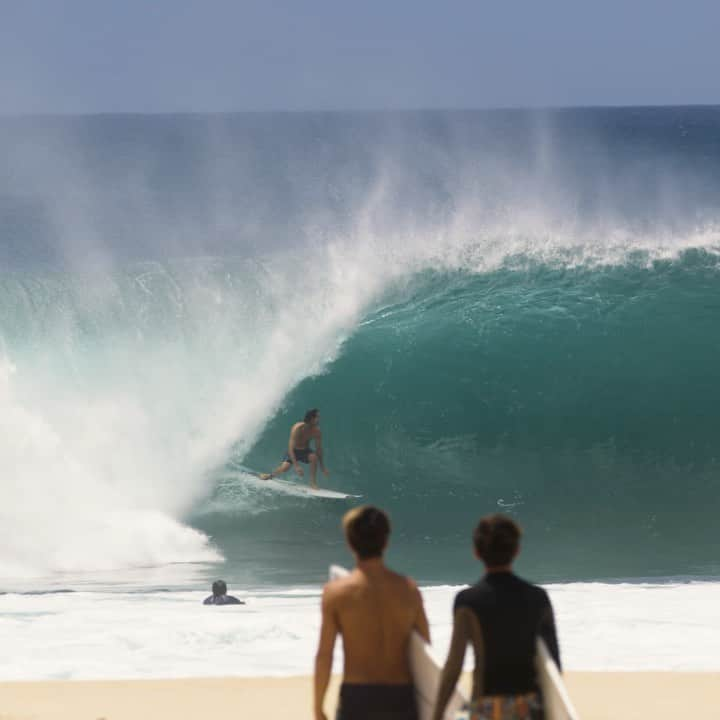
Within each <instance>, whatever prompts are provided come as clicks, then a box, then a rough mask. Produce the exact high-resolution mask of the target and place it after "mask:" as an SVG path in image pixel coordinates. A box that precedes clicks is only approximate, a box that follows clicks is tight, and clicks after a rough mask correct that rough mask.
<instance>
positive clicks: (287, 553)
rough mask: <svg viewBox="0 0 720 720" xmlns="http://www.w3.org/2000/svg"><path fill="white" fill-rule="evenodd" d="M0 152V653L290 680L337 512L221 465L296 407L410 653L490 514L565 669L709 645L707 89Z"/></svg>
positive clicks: (19, 672)
mask: <svg viewBox="0 0 720 720" xmlns="http://www.w3.org/2000/svg"><path fill="white" fill-rule="evenodd" d="M0 152H2V154H3V157H5V158H7V159H6V162H5V163H4V164H3V166H2V167H0V430H1V431H0V469H1V475H0V478H1V479H0V591H2V592H3V593H4V594H2V595H0V631H1V632H2V633H3V637H4V638H6V639H7V642H8V643H9V644H8V647H10V648H11V650H12V652H11V653H10V654H9V655H8V660H7V662H6V663H4V664H2V665H0V677H2V678H36V677H120V676H123V677H125V676H129V677H134V676H173V675H198V674H218V673H219V668H221V669H222V673H221V674H286V673H290V674H295V673H306V672H309V669H310V658H311V657H312V652H313V647H312V645H313V643H314V639H315V633H316V629H317V622H318V609H317V597H318V593H319V590H320V586H321V584H322V582H323V581H324V578H325V577H326V573H327V566H328V564H329V563H331V562H343V563H345V564H348V563H349V562H350V558H349V556H348V553H347V551H346V549H345V547H344V543H343V540H342V537H341V533H340V529H339V523H340V518H341V517H342V514H343V513H344V512H345V511H346V510H347V508H348V507H350V506H351V504H350V503H349V502H344V501H329V500H320V499H308V498H303V497H298V496H293V495H282V494H278V493H276V492H272V491H268V490H266V489H264V488H261V487H258V486H257V483H252V482H250V481H249V480H248V478H247V475H246V473H245V468H247V467H251V468H256V469H266V468H270V467H272V466H274V465H275V464H277V462H278V461H279V459H280V457H281V455H282V453H283V450H284V446H285V444H286V442H287V433H288V429H289V427H290V425H291V424H292V422H293V421H295V420H296V419H298V418H299V417H301V416H302V414H303V413H304V411H305V410H306V409H307V408H308V407H315V406H317V407H319V408H320V409H321V413H322V427H323V432H324V439H325V446H326V456H327V463H328V466H329V468H330V470H331V476H330V478H329V479H328V480H327V481H323V482H325V483H326V484H327V485H328V486H329V487H331V488H333V489H339V490H343V491H347V492H352V493H357V494H362V495H363V498H364V499H365V500H367V501H369V502H373V503H376V504H379V505H381V506H383V507H385V508H386V509H387V510H388V511H389V512H390V514H391V517H392V520H393V536H392V543H391V548H390V552H389V562H390V563H391V564H393V565H394V566H395V567H397V568H398V569H402V570H404V571H406V572H409V573H411V574H412V575H413V576H414V577H415V578H417V579H418V581H419V582H420V584H421V585H422V587H423V588H424V590H423V592H424V595H425V598H426V602H427V604H428V608H429V612H430V616H431V620H432V622H433V627H434V628H435V629H436V635H435V636H436V643H437V645H438V648H439V649H440V650H441V651H442V649H443V647H444V645H446V643H447V639H448V633H449V621H450V608H451V600H452V596H453V594H454V592H456V591H457V587H458V586H461V585H462V584H465V583H468V582H472V581H473V580H474V579H475V578H476V577H477V576H478V575H479V574H480V569H479V567H478V566H477V563H476V562H475V561H474V560H473V558H472V554H471V552H470V549H469V546H470V535H471V531H472V527H473V524H474V523H475V522H476V520H477V518H478V517H479V516H480V515H481V514H484V513H486V512H491V511H495V510H502V511H504V512H507V513H509V514H511V515H513V516H514V517H515V518H516V519H517V520H518V521H519V522H520V523H521V524H522V526H523V527H524V529H525V541H524V546H523V550H522V554H521V557H520V559H519V562H518V570H519V572H520V573H521V574H523V575H525V576H526V577H528V578H530V579H533V580H536V581H538V582H541V583H543V584H545V585H546V586H547V587H548V589H549V591H550V593H551V596H552V598H553V600H554V602H555V604H556V609H557V612H558V619H559V631H560V639H561V645H562V647H563V648H564V650H565V655H566V665H567V666H568V667H570V668H577V669H642V668H648V669H717V667H718V665H717V662H718V661H717V658H718V657H720V653H718V648H720V621H719V620H718V619H717V617H716V613H714V612H713V610H712V609H713V607H716V604H717V594H718V592H719V588H720V559H719V557H718V543H717V540H716V537H715V535H716V533H715V532H714V527H715V522H716V518H717V515H718V512H719V511H720V482H719V480H718V477H719V475H718V473H719V471H720V459H719V456H718V445H717V427H718V424H719V421H720V389H719V388H720V382H719V381H720V370H718V368H720V329H719V328H720V324H719V323H718V320H719V319H720V285H719V283H718V281H719V280H720V206H719V204H718V201H719V199H720V110H719V109H717V108H641V109H622V108H618V109H587V110H562V111H543V112H539V111H533V112H525V111H503V112H418V113H389V114H380V113H378V114H373V113H358V114H332V113H330V114H327V113H318V114H311V113H310V114H253V115H215V116H200V115H199V116H93V117H78V118H48V117H33V118H12V119H9V118H6V119H2V120H0ZM215 577H223V578H225V579H226V581H227V582H228V584H229V586H230V588H231V591H232V590H235V591H236V592H237V594H238V595H241V596H242V597H244V598H246V599H247V601H248V604H247V605H246V606H245V607H242V608H237V609H235V608H233V609H230V608H224V609H222V611H221V612H220V611H218V610H217V609H208V608H202V607H201V606H200V604H199V601H200V600H201V599H202V597H203V596H204V594H207V592H209V585H210V583H211V581H212V580H213V579H214V578H215ZM148 617H152V618H153V622H152V623H147V618H148ZM143 618H144V619H145V620H143ZM660 630H662V635H661V634H660Z"/></svg>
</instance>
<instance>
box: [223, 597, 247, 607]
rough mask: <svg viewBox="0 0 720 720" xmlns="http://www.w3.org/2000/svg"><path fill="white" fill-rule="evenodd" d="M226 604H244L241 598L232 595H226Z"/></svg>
mask: <svg viewBox="0 0 720 720" xmlns="http://www.w3.org/2000/svg"><path fill="white" fill-rule="evenodd" d="M227 604H228V605H244V604H245V603H244V602H243V601H242V600H239V599H238V598H236V597H235V596H234V595H228V599H227Z"/></svg>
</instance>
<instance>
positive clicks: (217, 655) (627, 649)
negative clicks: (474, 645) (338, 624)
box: [0, 582, 720, 680]
mask: <svg viewBox="0 0 720 720" xmlns="http://www.w3.org/2000/svg"><path fill="white" fill-rule="evenodd" d="M458 589H459V588H457V587H427V588H423V590H422V592H423V597H424V600H425V605H426V610H427V613H428V617H429V620H430V625H431V632H432V637H433V644H434V646H435V648H436V650H437V652H438V656H439V657H444V656H445V654H446V652H447V648H448V646H449V642H450V634H451V606H452V598H453V597H454V594H455V593H456V592H457V590H458ZM547 590H548V591H549V593H550V596H551V598H552V600H553V603H554V606H555V611H556V616H557V624H558V630H559V637H560V644H561V651H562V658H563V664H564V667H565V669H567V670H684V671H690V670H695V671H707V670H714V671H717V670H720V664H719V661H718V657H719V655H718V652H717V648H718V647H720V623H719V622H718V616H717V612H716V611H715V609H716V607H717V603H718V602H720V584H719V583H703V582H692V583H668V584H657V583H655V584H602V583H586V584H568V585H550V586H547ZM231 591H233V592H234V593H235V594H236V595H238V596H240V597H241V598H242V599H243V600H245V601H246V602H247V605H244V606H239V607H226V608H206V607H203V606H202V605H201V602H202V599H203V597H204V596H205V595H206V593H201V592H169V593H168V592H164V593H154V594H153V593H151V594H144V593H143V594H138V593H133V594H126V593H123V592H113V593H108V592H77V593H69V594H67V593H63V594H50V595H48V594H45V595H32V596H28V595H2V596H0V631H1V632H2V635H3V647H4V650H5V652H4V653H3V654H2V658H0V679H2V680H30V679H36V680H39V679H80V678H86V679H94V678H150V677H187V676H193V677H199V676H217V675H223V676H228V675H243V676H267V675H308V674H310V673H311V671H312V658H313V655H314V652H315V648H316V643H317V636H318V629H319V620H320V612H319V591H318V589H317V588H306V589H294V590H287V591H277V592H271V591H244V590H242V589H240V590H238V589H236V588H231ZM341 663H342V657H341V652H340V648H339V647H338V649H337V650H336V657H335V670H336V671H339V670H340V669H341ZM470 667H472V658H471V653H468V654H467V656H466V668H470Z"/></svg>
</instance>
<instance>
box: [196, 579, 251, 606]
mask: <svg viewBox="0 0 720 720" xmlns="http://www.w3.org/2000/svg"><path fill="white" fill-rule="evenodd" d="M244 604H245V603H244V602H243V601H242V600H238V599H237V598H236V597H235V596H234V595H228V594H227V585H226V584H225V581H224V580H216V581H215V582H214V583H213V584H212V595H210V596H208V597H206V598H205V599H204V600H203V605H244Z"/></svg>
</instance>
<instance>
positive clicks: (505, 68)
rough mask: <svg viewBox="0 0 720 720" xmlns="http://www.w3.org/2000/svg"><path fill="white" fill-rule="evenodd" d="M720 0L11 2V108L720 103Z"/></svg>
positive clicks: (0, 27)
mask: <svg viewBox="0 0 720 720" xmlns="http://www.w3.org/2000/svg"><path fill="white" fill-rule="evenodd" d="M718 28H720V2H718V1H717V0H712V1H710V0H707V1H703V0H684V2H680V1H679V0H673V1H672V2H666V1H665V0H596V1H595V2H586V1H585V0H492V1H491V0H473V1H468V0H445V1H444V2H440V0H436V1H435V2H427V1H426V0H382V2H380V1H377V0H354V1H353V2H349V1H346V0H295V1H290V0H285V1H276V0H262V1H257V2H256V1H254V0H253V1H244V0H235V1H234V2H233V1H231V0H202V1H200V0H0V114H22V113H87V112H91V113H94V112H206V111H207V112H222V111H265V110H292V111H295V110H373V109H414V108H488V107H553V106H578V105H666V104H667V105H669V104H695V103H699V104H717V103H720V75H719V74H718V69H720V42H718Z"/></svg>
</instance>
